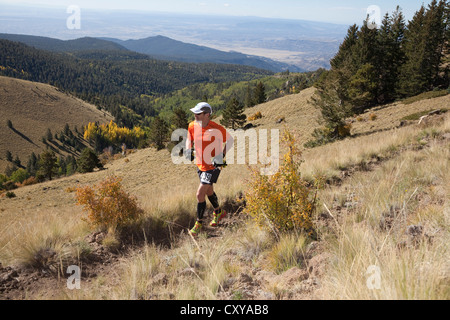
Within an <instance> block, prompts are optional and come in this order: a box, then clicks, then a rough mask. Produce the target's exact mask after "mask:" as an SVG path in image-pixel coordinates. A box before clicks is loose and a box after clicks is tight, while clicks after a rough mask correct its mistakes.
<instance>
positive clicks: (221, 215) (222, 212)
mask: <svg viewBox="0 0 450 320" xmlns="http://www.w3.org/2000/svg"><path fill="white" fill-rule="evenodd" d="M226 215H227V213H226V211H225V210H223V209H220V210H219V212H217V213H216V212H214V213H213V219H212V221H211V223H210V224H209V225H210V226H211V227H217V226H218V225H219V222H220V221H221V220H222V219H223V218H225V216H226Z"/></svg>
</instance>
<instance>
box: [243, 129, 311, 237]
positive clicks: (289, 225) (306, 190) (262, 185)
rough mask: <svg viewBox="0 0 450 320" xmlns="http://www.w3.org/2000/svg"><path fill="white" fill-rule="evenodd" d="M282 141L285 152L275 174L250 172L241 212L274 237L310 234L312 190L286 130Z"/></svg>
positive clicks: (295, 147)
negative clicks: (305, 178)
mask: <svg viewBox="0 0 450 320" xmlns="http://www.w3.org/2000/svg"><path fill="white" fill-rule="evenodd" d="M282 141H283V143H284V145H285V146H286V147H287V149H288V151H287V153H286V154H285V155H284V159H283V162H282V164H281V166H280V169H279V170H278V172H277V173H275V174H274V175H272V176H266V175H262V174H261V173H260V170H259V169H258V168H256V169H255V168H254V169H251V171H252V176H251V179H250V180H249V182H248V188H247V191H246V192H245V199H246V208H245V211H246V212H247V213H248V214H249V215H250V216H251V217H252V218H253V219H254V221H255V222H256V223H258V224H259V225H260V226H261V227H264V228H267V229H269V230H270V231H274V232H275V233H277V234H279V233H282V232H285V231H290V230H301V231H306V232H307V233H309V234H312V233H313V222H312V214H313V211H314V209H315V199H314V198H315V195H314V190H313V188H312V187H310V186H308V185H307V183H306V182H305V181H304V180H303V179H302V178H301V175H300V170H299V167H300V164H301V160H299V157H300V151H299V149H298V148H297V146H296V142H295V139H294V137H293V135H292V134H291V133H290V132H289V131H287V130H286V131H285V132H284V134H283V140H282Z"/></svg>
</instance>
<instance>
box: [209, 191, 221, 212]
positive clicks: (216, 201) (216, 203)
mask: <svg viewBox="0 0 450 320" xmlns="http://www.w3.org/2000/svg"><path fill="white" fill-rule="evenodd" d="M208 199H209V202H211V205H212V206H213V208H214V209H217V208H219V199H217V195H216V193H215V192H214V194H213V195H212V196H208Z"/></svg>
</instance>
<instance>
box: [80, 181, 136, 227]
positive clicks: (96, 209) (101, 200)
mask: <svg viewBox="0 0 450 320" xmlns="http://www.w3.org/2000/svg"><path fill="white" fill-rule="evenodd" d="M76 199H77V204H78V205H82V206H83V207H84V209H85V211H86V212H87V215H86V216H85V217H83V218H82V219H83V220H84V221H86V222H88V223H89V224H90V225H91V226H92V227H93V228H101V229H104V230H108V229H109V228H120V227H123V226H125V225H127V224H129V223H133V222H136V221H137V220H138V219H139V218H140V217H141V216H142V215H143V214H144V211H143V210H142V209H141V208H139V206H138V204H137V199H136V198H135V197H133V196H131V195H129V194H128V193H127V192H125V191H124V190H123V187H122V184H121V179H120V178H118V177H116V176H110V177H108V178H107V179H105V180H103V181H101V182H100V183H99V184H98V185H96V186H93V187H89V186H85V187H80V188H77V189H76Z"/></svg>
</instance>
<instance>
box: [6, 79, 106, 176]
mask: <svg viewBox="0 0 450 320" xmlns="http://www.w3.org/2000/svg"><path fill="white" fill-rule="evenodd" d="M0 119H2V120H1V121H2V122H1V123H0V136H1V137H2V139H1V140H0V172H2V173H3V172H4V170H5V168H6V166H7V165H8V164H9V163H8V162H7V161H6V158H5V153H6V151H10V152H11V154H12V155H13V158H15V157H16V156H18V157H19V159H20V160H21V163H22V164H23V165H26V162H27V159H28V156H29V155H31V153H32V152H34V153H35V154H36V155H38V154H40V153H42V151H44V150H45V149H46V148H47V146H48V144H44V143H43V142H42V137H44V136H45V135H46V133H47V130H48V129H50V130H51V132H52V133H53V134H55V133H57V132H59V131H62V130H63V129H64V126H65V125H66V124H68V125H69V127H70V129H71V130H72V131H73V130H74V129H75V127H78V129H79V131H80V132H81V130H82V126H84V125H87V124H88V123H89V122H95V121H98V122H100V123H107V122H109V121H111V120H112V119H113V117H112V116H111V115H109V114H108V113H106V112H104V111H99V110H97V108H96V107H95V106H93V105H91V104H88V103H86V102H84V101H82V100H80V99H77V98H75V97H73V96H71V95H68V94H65V93H62V92H61V91H59V90H58V89H56V88H55V87H52V86H49V85H46V84H41V83H36V82H30V81H26V80H18V79H13V78H8V77H1V76H0ZM8 120H10V121H11V123H12V128H9V127H8V125H7V121H8ZM52 146H53V147H55V148H56V147H57V146H56V145H52ZM62 154H64V155H67V154H68V153H67V152H62Z"/></svg>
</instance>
